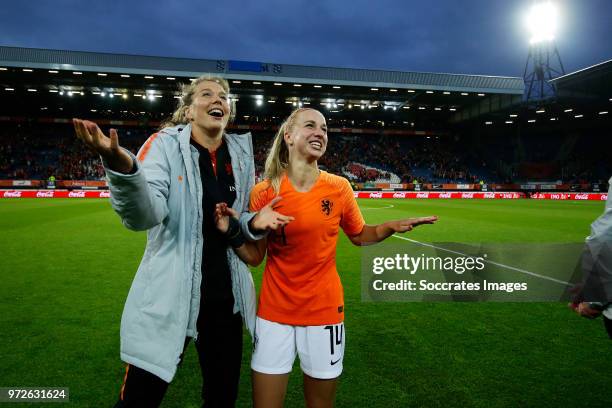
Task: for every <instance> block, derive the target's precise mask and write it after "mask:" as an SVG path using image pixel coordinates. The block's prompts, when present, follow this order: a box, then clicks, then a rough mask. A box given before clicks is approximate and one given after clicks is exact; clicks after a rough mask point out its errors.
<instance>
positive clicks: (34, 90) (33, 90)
mask: <svg viewBox="0 0 612 408" xmlns="http://www.w3.org/2000/svg"><path fill="white" fill-rule="evenodd" d="M28 92H38V91H37V90H36V89H35V88H28Z"/></svg>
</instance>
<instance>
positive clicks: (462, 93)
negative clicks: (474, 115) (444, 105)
mask: <svg viewBox="0 0 612 408" xmlns="http://www.w3.org/2000/svg"><path fill="white" fill-rule="evenodd" d="M468 95H469V94H468V93H467V92H461V96H468Z"/></svg>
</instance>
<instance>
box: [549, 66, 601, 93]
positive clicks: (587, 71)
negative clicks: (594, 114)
mask: <svg viewBox="0 0 612 408" xmlns="http://www.w3.org/2000/svg"><path fill="white" fill-rule="evenodd" d="M551 82H552V83H553V84H555V86H556V87H557V91H558V95H559V97H561V98H586V99H593V98H597V97H600V98H606V99H609V98H612V60H608V61H604V62H601V63H599V64H596V65H593V66H590V67H588V68H584V69H581V70H578V71H575V72H572V73H570V74H567V75H563V76H561V77H559V78H555V79H553V80H552V81H551Z"/></svg>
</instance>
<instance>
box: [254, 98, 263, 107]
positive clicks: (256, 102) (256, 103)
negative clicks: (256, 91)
mask: <svg viewBox="0 0 612 408" xmlns="http://www.w3.org/2000/svg"><path fill="white" fill-rule="evenodd" d="M255 105H257V106H261V105H263V101H262V100H261V99H257V100H256V101H255Z"/></svg>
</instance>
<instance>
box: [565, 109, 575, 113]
mask: <svg viewBox="0 0 612 408" xmlns="http://www.w3.org/2000/svg"><path fill="white" fill-rule="evenodd" d="M572 111H573V109H566V110H564V111H563V112H565V113H568V112H572Z"/></svg>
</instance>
